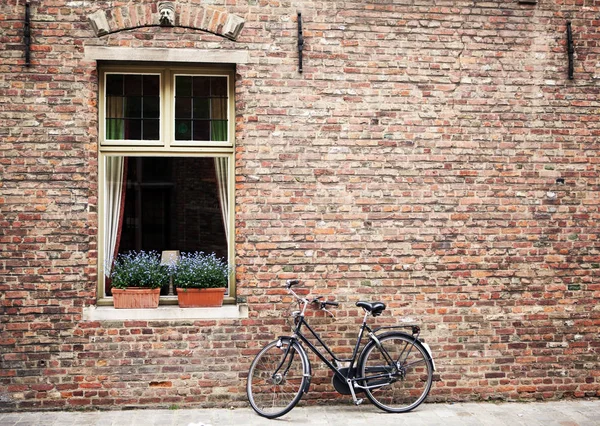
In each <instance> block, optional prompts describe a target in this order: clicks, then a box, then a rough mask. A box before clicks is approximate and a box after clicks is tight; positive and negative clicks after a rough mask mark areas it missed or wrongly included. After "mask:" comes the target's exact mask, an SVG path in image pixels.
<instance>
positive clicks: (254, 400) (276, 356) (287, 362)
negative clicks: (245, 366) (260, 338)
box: [246, 340, 310, 419]
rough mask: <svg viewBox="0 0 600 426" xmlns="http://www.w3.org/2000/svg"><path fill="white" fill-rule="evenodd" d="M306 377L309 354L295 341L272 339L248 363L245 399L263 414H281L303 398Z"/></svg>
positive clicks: (274, 416) (307, 374)
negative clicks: (250, 362) (272, 340)
mask: <svg viewBox="0 0 600 426" xmlns="http://www.w3.org/2000/svg"><path fill="white" fill-rule="evenodd" d="M288 348H289V351H288ZM309 376H310V373H309V367H308V357H307V356H306V353H305V352H304V350H302V348H301V347H300V346H299V345H298V343H296V342H291V341H285V340H281V341H280V340H276V341H274V342H271V343H269V344H268V345H266V346H265V347H264V348H263V349H262V350H261V351H260V352H259V353H258V355H256V358H254V361H252V364H251V365H250V370H249V371H248V382H247V386H246V392H247V394H248V401H249V402H250V405H251V406H252V408H253V409H254V411H256V412H257V413H258V414H259V415H261V416H263V417H266V418H269V419H274V418H276V417H280V416H283V415H284V414H286V413H287V412H289V411H290V410H291V409H292V408H294V407H295V406H296V404H298V401H300V398H302V394H303V393H304V391H305V390H306V386H307V385H308V382H307V381H308V380H309Z"/></svg>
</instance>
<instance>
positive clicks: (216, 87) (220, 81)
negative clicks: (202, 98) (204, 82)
mask: <svg viewBox="0 0 600 426" xmlns="http://www.w3.org/2000/svg"><path fill="white" fill-rule="evenodd" d="M210 80H211V84H210V91H211V93H210V94H211V96H220V97H226V96H227V77H211V79H210Z"/></svg>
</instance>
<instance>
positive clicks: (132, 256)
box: [110, 251, 169, 289]
mask: <svg viewBox="0 0 600 426" xmlns="http://www.w3.org/2000/svg"><path fill="white" fill-rule="evenodd" d="M110 278H111V280H112V281H111V282H112V287H113V288H118V289H125V288H131V287H144V288H160V287H162V286H164V285H168V284H169V269H168V268H167V267H166V266H164V265H161V264H160V255H159V254H158V253H156V252H154V251H150V252H145V251H139V252H137V251H131V252H129V253H124V254H119V255H118V256H117V258H116V260H115V262H114V264H113V267H112V270H111V273H110Z"/></svg>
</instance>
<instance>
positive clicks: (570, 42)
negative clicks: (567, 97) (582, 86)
mask: <svg viewBox="0 0 600 426" xmlns="http://www.w3.org/2000/svg"><path fill="white" fill-rule="evenodd" d="M574 53H575V47H574V46H573V30H572V28H571V21H567V54H568V55H569V80H573V78H574V77H573V72H574V59H573V54H574Z"/></svg>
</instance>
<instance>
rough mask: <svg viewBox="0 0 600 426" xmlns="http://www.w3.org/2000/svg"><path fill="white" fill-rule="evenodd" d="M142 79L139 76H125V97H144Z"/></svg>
mask: <svg viewBox="0 0 600 426" xmlns="http://www.w3.org/2000/svg"><path fill="white" fill-rule="evenodd" d="M142 77H143V76H141V75H138V74H125V76H124V90H125V96H142Z"/></svg>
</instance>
